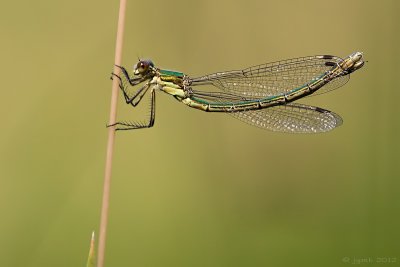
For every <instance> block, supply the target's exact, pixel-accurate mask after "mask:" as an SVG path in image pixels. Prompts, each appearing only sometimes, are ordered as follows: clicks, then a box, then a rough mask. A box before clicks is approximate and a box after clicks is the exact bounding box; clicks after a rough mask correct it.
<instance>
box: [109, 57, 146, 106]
mask: <svg viewBox="0 0 400 267" xmlns="http://www.w3.org/2000/svg"><path fill="white" fill-rule="evenodd" d="M115 66H117V67H119V68H120V69H121V71H122V73H123V74H124V76H123V77H122V78H121V77H120V76H118V75H117V74H115V73H111V79H113V76H115V77H117V78H118V79H119V88H121V90H122V92H123V93H124V97H125V101H126V103H127V104H132V106H134V107H135V106H136V105H137V104H139V102H140V100H141V99H142V98H143V96H144V94H145V93H146V91H147V89H148V88H149V86H148V83H146V84H145V85H144V86H142V87H141V88H140V89H139V90H138V91H136V93H135V94H134V95H133V96H132V97H130V96H129V95H128V92H127V87H126V86H125V82H124V81H128V82H129V84H130V85H131V86H135V85H137V84H140V83H141V82H143V81H145V79H144V78H133V79H131V78H130V77H129V74H128V72H127V71H126V69H125V68H124V67H121V66H118V65H115ZM138 96H139V99H138V100H137V101H134V100H135V99H136V98H137V97H138Z"/></svg>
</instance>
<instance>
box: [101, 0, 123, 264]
mask: <svg viewBox="0 0 400 267" xmlns="http://www.w3.org/2000/svg"><path fill="white" fill-rule="evenodd" d="M125 10H126V0H120V6H119V15H118V29H117V40H116V45H115V64H116V65H121V58H122V43H123V37H124V26H125ZM119 72H120V69H119V68H116V67H115V66H114V73H116V74H117V75H118V74H119ZM117 99H118V79H113V82H112V92H111V107H110V119H109V125H112V124H114V123H115V121H116V117H117ZM114 139H115V126H112V127H109V128H108V141H107V154H106V164H105V171H104V185H103V201H102V205H101V218H100V230H99V246H98V253H97V255H98V256H97V267H103V266H104V254H105V248H106V234H107V222H108V208H109V203H110V184H111V169H112V158H113V151H114Z"/></svg>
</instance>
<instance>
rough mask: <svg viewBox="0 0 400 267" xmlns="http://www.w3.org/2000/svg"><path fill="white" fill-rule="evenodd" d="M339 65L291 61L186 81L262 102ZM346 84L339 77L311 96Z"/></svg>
mask: <svg viewBox="0 0 400 267" xmlns="http://www.w3.org/2000/svg"><path fill="white" fill-rule="evenodd" d="M340 61H342V59H341V58H339V57H336V56H328V55H324V56H310V57H302V58H294V59H288V60H283V61H278V62H273V63H267V64H262V65H257V66H253V67H250V68H247V69H243V70H234V71H225V72H217V73H213V74H209V75H205V76H202V77H198V78H193V79H190V78H189V80H190V82H191V85H193V86H196V85H213V86H215V87H217V88H219V89H221V90H223V91H225V92H228V93H232V94H235V95H241V96H244V97H253V98H263V97H268V96H275V95H279V94H284V93H287V92H289V91H291V90H293V89H295V88H298V87H300V86H303V85H305V84H307V83H309V82H311V81H313V80H316V79H319V78H320V77H321V76H323V75H324V74H325V73H326V72H327V71H329V70H331V69H332V68H334V67H335V66H336V65H337V63H339V62H340ZM348 80H349V75H345V76H339V77H337V78H335V79H333V80H332V81H330V82H329V83H328V84H327V85H325V86H323V87H322V88H321V89H319V90H318V91H317V92H315V93H314V94H312V95H316V94H321V93H325V92H328V91H331V90H334V89H336V88H339V87H341V86H343V85H344V84H345V83H346V82H347V81H348Z"/></svg>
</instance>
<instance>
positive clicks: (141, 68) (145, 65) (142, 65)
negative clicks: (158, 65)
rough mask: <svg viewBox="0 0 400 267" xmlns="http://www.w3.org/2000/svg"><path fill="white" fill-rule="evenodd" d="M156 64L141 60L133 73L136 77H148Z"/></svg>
mask: <svg viewBox="0 0 400 267" xmlns="http://www.w3.org/2000/svg"><path fill="white" fill-rule="evenodd" d="M153 67H154V64H153V62H152V61H151V60H149V59H140V60H139V62H138V63H137V64H136V65H135V66H134V67H133V73H134V74H135V75H142V76H144V75H146V74H147V73H149V71H151V70H152V68H153Z"/></svg>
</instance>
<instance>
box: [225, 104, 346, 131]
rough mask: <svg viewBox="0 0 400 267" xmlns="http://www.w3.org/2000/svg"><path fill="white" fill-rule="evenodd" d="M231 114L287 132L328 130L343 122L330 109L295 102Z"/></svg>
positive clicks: (254, 124)
mask: <svg viewBox="0 0 400 267" xmlns="http://www.w3.org/2000/svg"><path fill="white" fill-rule="evenodd" d="M229 114H230V115H232V116H233V117H235V118H237V119H239V120H241V121H243V122H246V123H248V124H250V125H253V126H257V127H260V128H263V129H266V130H271V131H277V132H287V133H319V132H327V131H330V130H332V129H334V128H336V127H338V126H340V125H341V124H342V123H343V121H342V118H341V117H340V116H339V115H337V114H335V113H333V112H331V111H329V110H325V109H322V108H318V107H313V106H307V105H302V104H294V103H290V104H287V105H282V106H274V107H270V108H266V109H259V110H250V111H243V112H233V113H229Z"/></svg>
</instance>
